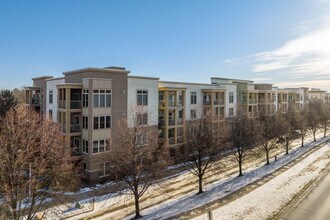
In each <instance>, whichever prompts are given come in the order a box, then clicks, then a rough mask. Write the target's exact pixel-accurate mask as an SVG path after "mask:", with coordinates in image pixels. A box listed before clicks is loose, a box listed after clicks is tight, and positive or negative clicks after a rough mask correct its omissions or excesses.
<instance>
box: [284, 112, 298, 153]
mask: <svg viewBox="0 0 330 220" xmlns="http://www.w3.org/2000/svg"><path fill="white" fill-rule="evenodd" d="M283 118H284V119H285V120H283V121H282V122H283V123H284V125H283V126H284V128H285V131H284V142H285V144H284V148H285V154H289V148H290V142H291V140H292V139H294V132H293V130H294V124H295V112H294V111H291V110H290V109H289V111H288V112H287V113H286V114H285V115H283Z"/></svg>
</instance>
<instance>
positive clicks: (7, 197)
mask: <svg viewBox="0 0 330 220" xmlns="http://www.w3.org/2000/svg"><path fill="white" fill-rule="evenodd" d="M0 121H1V122H0V164H1V166H0V197H2V199H3V204H2V209H3V210H4V211H3V212H4V213H3V215H4V216H5V218H6V219H15V220H16V219H17V220H18V219H22V218H24V219H28V220H30V219H34V218H35V217H36V215H37V214H38V215H39V213H41V215H42V216H43V215H44V214H45V213H46V211H49V209H48V208H47V206H45V203H46V202H47V201H48V200H49V199H52V200H53V201H54V202H56V201H57V199H59V195H60V194H58V193H56V191H62V190H74V189H75V188H76V186H77V183H78V178H76V177H77V175H76V172H74V169H73V165H72V164H71V163H70V161H69V158H68V156H67V154H66V153H65V152H64V148H63V136H62V134H61V132H60V130H59V127H58V126H57V125H56V124H54V123H53V122H51V121H48V120H42V119H40V117H39V115H37V114H36V113H34V112H32V113H31V114H29V113H28V112H27V111H26V110H25V108H24V107H19V108H18V109H11V110H10V111H9V112H8V113H7V115H6V116H5V117H4V118H1V119H0Z"/></svg>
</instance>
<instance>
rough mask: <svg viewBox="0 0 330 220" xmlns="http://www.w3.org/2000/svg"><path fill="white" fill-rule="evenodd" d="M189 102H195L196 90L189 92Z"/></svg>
mask: <svg viewBox="0 0 330 220" xmlns="http://www.w3.org/2000/svg"><path fill="white" fill-rule="evenodd" d="M190 104H192V105H193V104H197V92H190Z"/></svg>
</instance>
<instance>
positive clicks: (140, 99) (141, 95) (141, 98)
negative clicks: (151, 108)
mask: <svg viewBox="0 0 330 220" xmlns="http://www.w3.org/2000/svg"><path fill="white" fill-rule="evenodd" d="M137 105H148V91H147V90H138V91H137Z"/></svg>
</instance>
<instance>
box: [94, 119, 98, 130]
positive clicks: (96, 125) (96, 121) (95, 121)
mask: <svg viewBox="0 0 330 220" xmlns="http://www.w3.org/2000/svg"><path fill="white" fill-rule="evenodd" d="M93 129H94V130H96V129H99V117H94V126H93Z"/></svg>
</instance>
